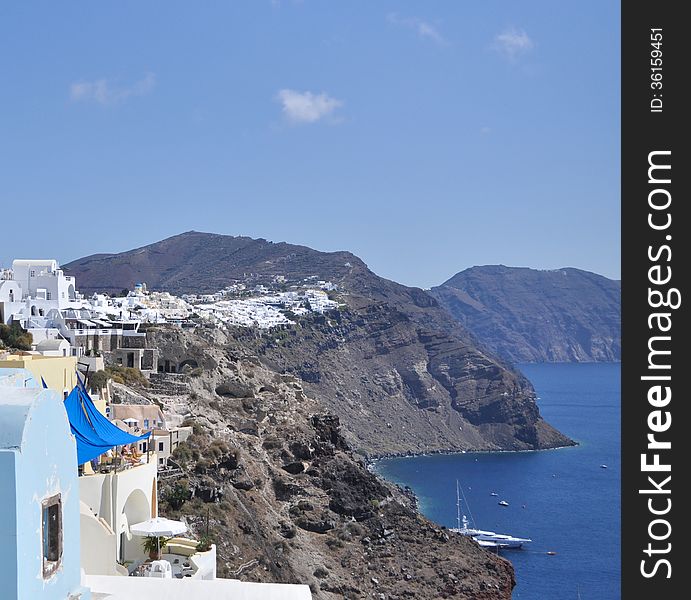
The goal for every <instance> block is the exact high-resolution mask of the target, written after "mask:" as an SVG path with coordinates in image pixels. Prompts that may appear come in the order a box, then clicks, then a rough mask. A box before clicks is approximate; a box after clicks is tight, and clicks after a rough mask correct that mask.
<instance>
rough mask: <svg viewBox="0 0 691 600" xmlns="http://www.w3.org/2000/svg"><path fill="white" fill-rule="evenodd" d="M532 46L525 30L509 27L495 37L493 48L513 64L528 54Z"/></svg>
mask: <svg viewBox="0 0 691 600" xmlns="http://www.w3.org/2000/svg"><path fill="white" fill-rule="evenodd" d="M534 46H535V44H534V42H533V40H531V39H530V37H529V36H528V34H527V33H526V32H525V30H523V29H517V28H516V27H509V28H508V29H505V30H504V31H502V32H501V33H499V34H497V35H496V36H495V38H494V45H493V48H494V49H495V50H496V51H497V52H499V53H500V54H502V55H504V56H505V57H506V58H508V59H509V60H510V61H512V62H513V61H515V60H517V59H518V58H519V57H521V56H523V55H524V54H526V53H527V52H530V50H532V49H533V47H534Z"/></svg>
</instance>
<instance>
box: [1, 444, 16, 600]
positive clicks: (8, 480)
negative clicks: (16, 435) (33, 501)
mask: <svg viewBox="0 0 691 600" xmlns="http://www.w3.org/2000/svg"><path fill="white" fill-rule="evenodd" d="M15 455H16V453H15V452H14V450H5V449H0V565H2V568H3V570H4V572H5V575H6V576H5V578H4V580H3V582H2V592H3V594H7V598H16V597H17V579H16V577H13V576H12V574H13V573H16V572H17V505H16V501H15V498H16V496H15V492H16V490H15V487H14V482H15V475H14V459H15Z"/></svg>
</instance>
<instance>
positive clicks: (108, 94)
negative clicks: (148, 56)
mask: <svg viewBox="0 0 691 600" xmlns="http://www.w3.org/2000/svg"><path fill="white" fill-rule="evenodd" d="M154 87H156V76H155V75H154V74H153V73H147V74H146V75H145V76H144V78H143V79H140V80H139V81H135V82H134V83H133V84H132V85H130V86H124V85H119V84H117V83H116V82H113V81H112V80H110V79H105V78H104V79H95V80H94V81H77V82H75V83H73V84H72V85H70V99H71V100H73V101H74V102H97V103H98V104H101V105H103V106H112V105H114V104H119V103H121V102H124V101H125V100H127V99H128V98H132V97H134V96H146V95H147V94H150V93H151V92H152V91H153V89H154Z"/></svg>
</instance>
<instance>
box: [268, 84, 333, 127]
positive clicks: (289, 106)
mask: <svg viewBox="0 0 691 600" xmlns="http://www.w3.org/2000/svg"><path fill="white" fill-rule="evenodd" d="M276 97H277V99H278V101H279V102H280V103H281V106H282V110H283V114H284V115H285V116H286V118H287V119H288V120H289V121H291V122H292V123H316V122H317V121H320V120H321V119H324V118H326V117H329V116H331V115H332V114H333V112H334V111H335V110H336V109H337V108H339V107H341V106H343V102H342V101H341V100H337V99H336V98H332V97H331V96H329V95H328V94H326V93H324V92H322V93H321V94H314V93H312V92H298V91H296V90H289V89H283V90H280V91H279V92H278V94H277V96H276Z"/></svg>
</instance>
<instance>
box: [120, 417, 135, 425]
mask: <svg viewBox="0 0 691 600" xmlns="http://www.w3.org/2000/svg"><path fill="white" fill-rule="evenodd" d="M122 422H123V423H127V424H128V425H133V424H134V423H139V421H137V419H134V418H132V417H127V418H126V419H123V420H122Z"/></svg>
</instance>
